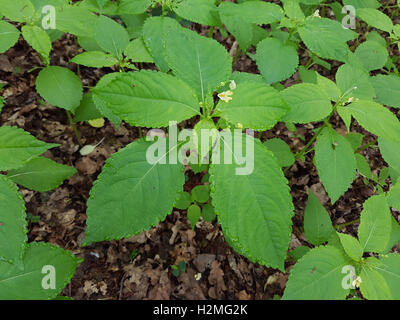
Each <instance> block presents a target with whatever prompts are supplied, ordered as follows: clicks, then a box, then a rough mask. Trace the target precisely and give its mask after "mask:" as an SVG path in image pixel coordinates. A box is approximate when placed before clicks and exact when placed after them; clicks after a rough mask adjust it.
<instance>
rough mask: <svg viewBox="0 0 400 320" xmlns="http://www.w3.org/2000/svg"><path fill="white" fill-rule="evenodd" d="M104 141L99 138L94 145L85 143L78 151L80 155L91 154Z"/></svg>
mask: <svg viewBox="0 0 400 320" xmlns="http://www.w3.org/2000/svg"><path fill="white" fill-rule="evenodd" d="M103 141H104V138H103V139H101V140H100V142H99V143H98V144H96V145H90V144H88V145H86V146H84V147H82V149H81V150H80V151H79V153H80V154H81V155H82V156H87V155H89V154H91V153H92V152H93V151H94V150H95V149H96V148H97V147H98V146H99V145H100V144H101V143H102V142H103Z"/></svg>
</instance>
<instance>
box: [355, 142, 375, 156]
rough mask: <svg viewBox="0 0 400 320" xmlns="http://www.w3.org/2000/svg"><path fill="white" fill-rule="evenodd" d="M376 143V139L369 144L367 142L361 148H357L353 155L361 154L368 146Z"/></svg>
mask: <svg viewBox="0 0 400 320" xmlns="http://www.w3.org/2000/svg"><path fill="white" fill-rule="evenodd" d="M377 142H378V139H375V140H373V141H371V142H368V143H366V144H364V145H363V146H361V147H359V148H358V149H357V150H356V152H355V153H361V152H363V151H364V150H366V149H368V148H369V147H370V146H373V145H374V144H376V143H377Z"/></svg>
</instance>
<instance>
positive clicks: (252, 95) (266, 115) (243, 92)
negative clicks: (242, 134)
mask: <svg viewBox="0 0 400 320" xmlns="http://www.w3.org/2000/svg"><path fill="white" fill-rule="evenodd" d="M232 92H233V95H232V96H231V97H232V100H231V101H229V102H226V101H223V100H220V101H219V102H218V104H217V108H216V110H217V112H219V113H220V115H221V116H222V117H223V118H224V119H226V120H227V121H228V122H230V123H234V124H241V125H242V126H243V127H244V128H251V129H254V130H259V131H264V130H267V129H271V128H272V127H273V126H274V125H275V124H276V123H277V122H278V121H279V120H280V119H281V118H282V116H284V115H285V114H286V113H287V111H288V107H287V105H286V104H285V102H284V101H283V99H282V98H281V97H280V95H279V93H278V91H277V90H275V89H274V88H272V87H270V86H268V85H266V84H260V83H255V82H246V83H241V84H238V85H237V88H236V89H234V90H233V91H232Z"/></svg>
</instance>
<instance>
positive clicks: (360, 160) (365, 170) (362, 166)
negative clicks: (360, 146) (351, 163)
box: [354, 153, 374, 179]
mask: <svg viewBox="0 0 400 320" xmlns="http://www.w3.org/2000/svg"><path fill="white" fill-rule="evenodd" d="M354 156H355V157H356V162H357V171H358V172H359V173H360V174H361V175H363V176H364V177H366V178H368V179H373V178H374V176H373V175H372V171H371V167H370V166H369V164H368V161H367V160H366V159H365V158H364V156H362V155H361V154H359V153H356V154H355V155H354Z"/></svg>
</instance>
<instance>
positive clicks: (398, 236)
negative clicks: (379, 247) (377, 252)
mask: <svg viewBox="0 0 400 320" xmlns="http://www.w3.org/2000/svg"><path fill="white" fill-rule="evenodd" d="M388 203H389V201H388ZM389 206H390V204H389ZM391 220H392V230H391V231H390V239H389V242H388V245H387V246H386V249H385V250H384V251H383V253H388V252H389V251H390V250H392V249H393V247H394V246H395V245H397V244H398V243H399V242H400V225H399V223H398V222H397V220H396V219H395V218H394V217H393V216H392V217H391Z"/></svg>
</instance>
